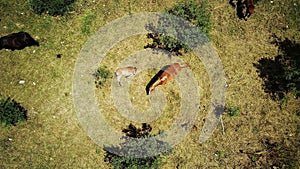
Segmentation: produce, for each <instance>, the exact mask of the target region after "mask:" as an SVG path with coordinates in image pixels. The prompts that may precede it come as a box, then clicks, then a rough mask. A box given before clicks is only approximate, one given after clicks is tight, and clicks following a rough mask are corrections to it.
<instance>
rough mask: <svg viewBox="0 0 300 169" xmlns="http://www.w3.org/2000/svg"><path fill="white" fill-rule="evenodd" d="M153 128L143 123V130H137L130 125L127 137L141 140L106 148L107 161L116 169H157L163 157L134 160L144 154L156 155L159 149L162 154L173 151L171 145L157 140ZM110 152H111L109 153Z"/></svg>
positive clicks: (155, 156) (126, 130)
mask: <svg viewBox="0 0 300 169" xmlns="http://www.w3.org/2000/svg"><path fill="white" fill-rule="evenodd" d="M151 130H152V127H151V126H150V125H149V124H146V123H143V125H142V128H141V129H140V128H136V127H135V126H134V125H132V124H130V125H129V126H128V128H127V129H124V130H123V132H124V133H125V134H126V136H128V137H131V138H139V139H137V140H134V141H132V140H126V139H125V138H124V139H125V142H124V143H122V144H121V145H120V146H111V147H105V148H104V150H105V151H106V155H105V158H104V159H105V161H106V162H109V163H110V164H111V168H114V169H125V168H130V169H133V168H134V169H140V168H143V169H157V168H159V165H160V164H161V158H162V157H161V156H160V155H153V156H149V157H145V158H133V157H132V156H134V155H135V154H140V153H142V152H147V154H149V153H155V151H157V148H160V150H161V152H165V153H168V152H169V151H168V150H170V149H171V147H170V145H169V144H168V143H166V142H162V141H159V140H157V139H155V137H153V136H152V135H151V134H150V131H151ZM108 150H109V151H108ZM111 152H120V153H122V154H123V155H122V156H119V155H116V154H113V153H111Z"/></svg>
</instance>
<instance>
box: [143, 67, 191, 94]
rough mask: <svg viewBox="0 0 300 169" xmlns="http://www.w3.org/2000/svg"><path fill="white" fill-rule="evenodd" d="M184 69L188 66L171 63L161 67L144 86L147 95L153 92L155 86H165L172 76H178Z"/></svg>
mask: <svg viewBox="0 0 300 169" xmlns="http://www.w3.org/2000/svg"><path fill="white" fill-rule="evenodd" d="M185 67H189V65H188V64H187V63H184V64H183V65H180V64H179V63H173V64H171V65H167V66H165V67H163V68H162V69H161V70H160V71H159V72H158V73H157V74H156V75H155V76H154V77H153V78H152V79H151V81H150V82H149V83H148V85H147V86H146V93H147V95H149V94H150V93H151V92H153V91H154V90H155V88H156V87H157V86H160V85H164V84H166V83H167V82H168V81H169V80H171V79H172V78H173V77H174V76H176V75H178V74H179V72H180V71H181V69H182V68H185Z"/></svg>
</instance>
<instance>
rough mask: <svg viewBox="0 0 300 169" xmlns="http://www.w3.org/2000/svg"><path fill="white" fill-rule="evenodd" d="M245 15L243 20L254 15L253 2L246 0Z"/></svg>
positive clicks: (252, 0)
mask: <svg viewBox="0 0 300 169" xmlns="http://www.w3.org/2000/svg"><path fill="white" fill-rule="evenodd" d="M245 3H246V15H245V19H246V17H248V18H249V17H250V16H251V15H252V14H253V13H254V8H255V7H254V0H246V1H245Z"/></svg>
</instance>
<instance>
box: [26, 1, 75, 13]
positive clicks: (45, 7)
mask: <svg viewBox="0 0 300 169" xmlns="http://www.w3.org/2000/svg"><path fill="white" fill-rule="evenodd" d="M29 2H30V5H31V7H32V9H33V11H34V12H35V13H37V14H39V15H41V14H42V13H47V14H49V15H52V16H57V15H64V14H65V13H67V12H70V11H72V10H73V8H74V6H73V3H74V2H75V0H29Z"/></svg>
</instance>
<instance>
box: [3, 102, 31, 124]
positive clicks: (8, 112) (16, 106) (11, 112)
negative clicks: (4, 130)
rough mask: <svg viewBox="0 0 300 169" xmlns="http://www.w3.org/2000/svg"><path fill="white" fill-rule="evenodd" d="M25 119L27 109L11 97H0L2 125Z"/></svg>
mask: <svg viewBox="0 0 300 169" xmlns="http://www.w3.org/2000/svg"><path fill="white" fill-rule="evenodd" d="M26 120H27V110H26V109H25V108H24V107H22V106H21V105H20V103H17V102H16V101H15V100H13V99H11V98H7V99H3V98H0V123H1V124H2V126H3V127H9V126H12V125H16V124H17V123H18V122H23V121H26Z"/></svg>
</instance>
